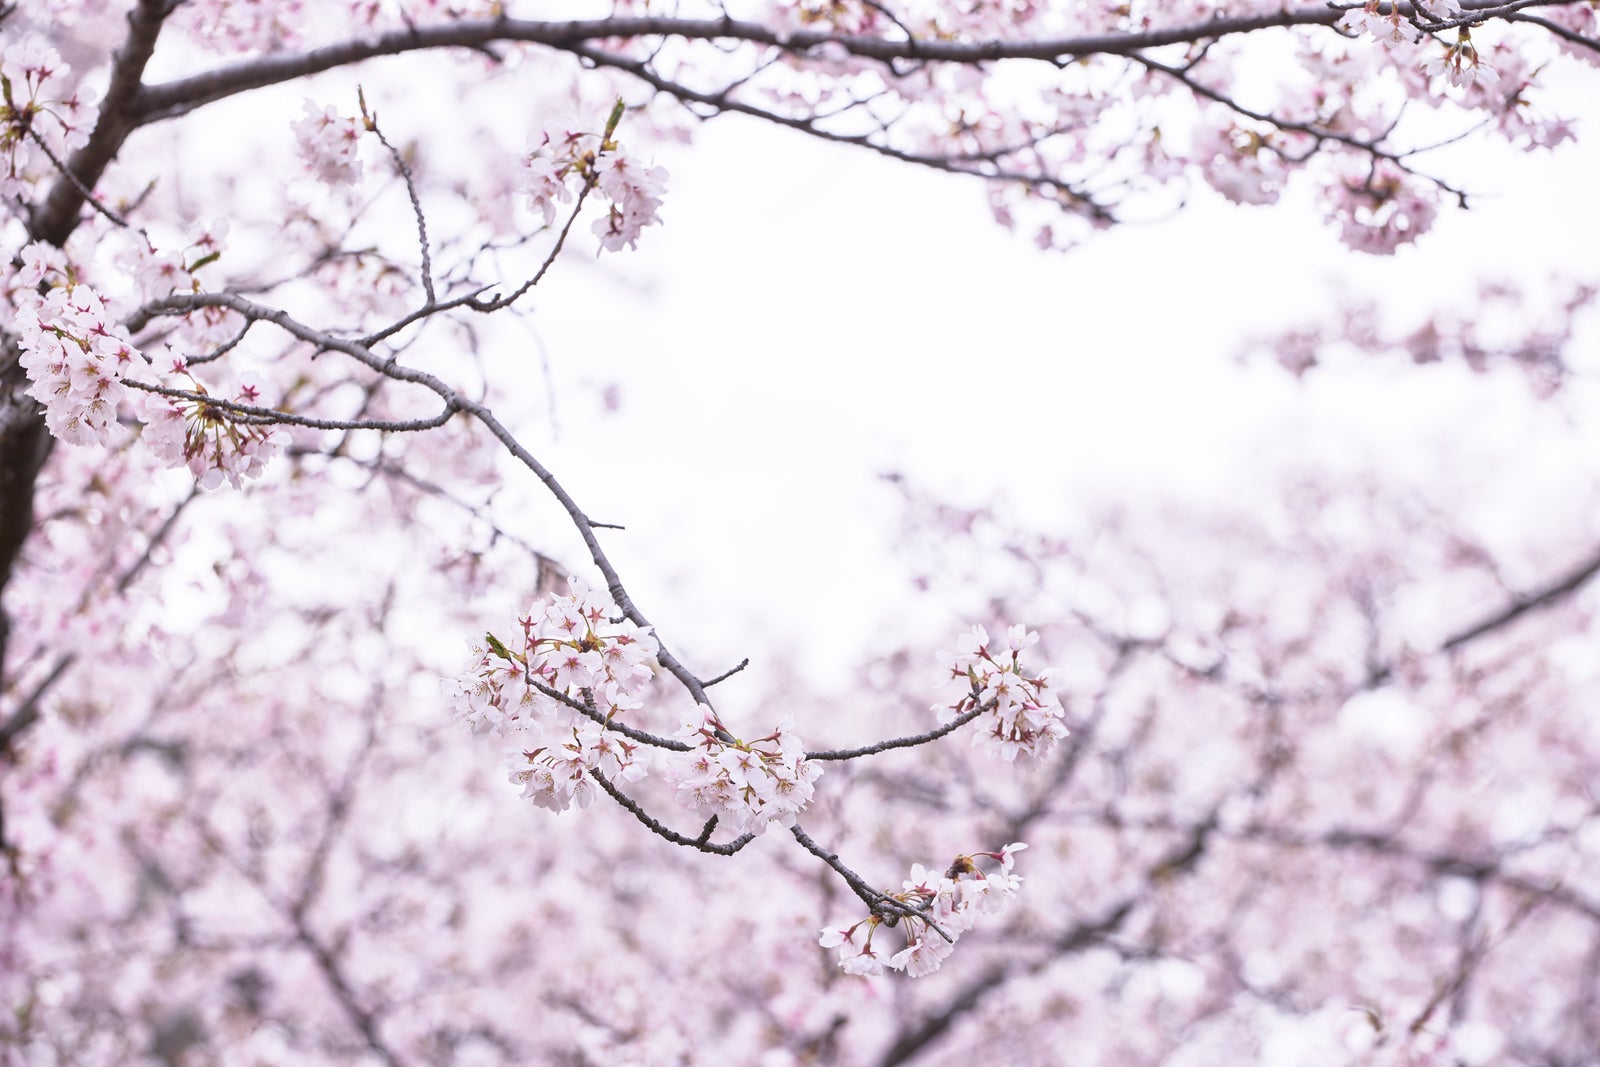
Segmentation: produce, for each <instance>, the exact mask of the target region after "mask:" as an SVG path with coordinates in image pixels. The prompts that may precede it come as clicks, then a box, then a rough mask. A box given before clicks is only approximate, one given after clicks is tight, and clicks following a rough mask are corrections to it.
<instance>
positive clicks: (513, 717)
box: [445, 578, 658, 811]
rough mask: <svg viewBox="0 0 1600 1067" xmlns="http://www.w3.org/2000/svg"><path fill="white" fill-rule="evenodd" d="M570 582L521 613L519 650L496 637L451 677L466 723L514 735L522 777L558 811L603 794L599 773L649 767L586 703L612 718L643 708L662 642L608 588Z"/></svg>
mask: <svg viewBox="0 0 1600 1067" xmlns="http://www.w3.org/2000/svg"><path fill="white" fill-rule="evenodd" d="M570 585H571V592H570V593H568V594H567V595H565V596H552V597H550V598H548V599H546V600H544V601H542V602H538V603H535V604H534V605H533V607H532V608H531V609H530V610H529V611H528V613H527V614H526V615H524V616H522V617H521V618H520V619H519V620H518V622H519V624H520V625H521V628H522V638H521V640H520V642H518V644H517V646H516V647H515V648H512V647H509V646H507V645H506V643H505V642H503V641H501V640H500V639H499V638H497V637H495V636H494V635H493V634H489V635H487V637H486V639H485V645H486V647H481V648H477V649H475V650H474V651H475V653H476V659H475V661H474V662H473V664H472V666H471V667H470V668H469V669H468V670H467V671H466V673H465V674H464V675H463V676H461V677H459V678H452V679H447V680H446V682H445V689H446V692H447V694H448V696H449V699H450V702H451V704H452V707H453V709H454V712H455V717H456V719H457V721H459V722H462V723H465V724H466V725H467V726H469V727H471V728H472V730H473V731H475V732H478V733H491V734H494V735H496V736H498V737H500V738H502V739H504V740H505V741H506V742H507V743H508V744H509V745H510V746H511V751H510V752H509V754H508V755H507V757H506V759H507V768H508V772H509V775H510V778H511V782H512V784H513V785H519V786H521V787H522V789H523V796H525V797H527V798H528V799H530V800H532V801H533V802H534V803H535V804H538V805H539V806H540V807H545V808H549V809H551V810H552V811H564V810H566V809H567V808H569V807H571V806H572V805H573V804H577V805H578V806H579V807H584V806H586V805H587V804H588V803H589V801H590V800H591V799H593V791H594V789H595V788H596V786H595V783H594V782H593V781H592V779H591V777H590V774H589V772H590V771H600V772H601V773H606V774H614V775H617V776H620V777H622V778H625V779H628V780H634V779H637V778H639V777H642V776H643V775H644V774H645V772H646V771H647V770H648V764H647V762H646V761H645V760H643V759H642V758H636V756H637V754H638V753H637V749H638V746H637V745H634V744H632V743H630V742H628V741H626V740H624V739H623V738H622V737H621V736H619V735H618V734H617V733H616V732H614V731H612V730H609V729H608V728H607V725H606V724H602V723H600V722H596V721H595V720H594V719H592V718H589V717H586V716H585V715H584V714H582V713H580V712H579V710H578V709H579V708H583V709H585V710H587V711H590V712H592V713H593V714H594V715H595V716H599V717H603V718H604V719H605V720H606V723H607V724H608V723H609V721H610V720H611V719H613V718H614V717H616V716H618V715H621V714H623V713H625V712H627V711H631V710H633V709H634V708H637V707H639V706H640V703H641V701H640V699H639V694H640V693H641V692H642V690H643V688H644V687H645V686H646V685H647V684H648V683H649V681H650V679H651V677H652V676H653V675H654V670H655V666H656V661H655V655H656V650H657V647H658V646H657V645H656V640H655V638H654V637H653V636H651V634H650V631H649V630H647V629H644V628H643V627H640V626H636V625H635V624H634V623H633V622H631V621H630V620H628V619H626V618H624V617H623V616H622V612H621V611H619V610H618V608H617V606H616V604H615V603H614V602H613V601H612V599H611V598H610V597H609V596H607V595H606V594H605V593H604V592H603V591H601V590H596V589H590V588H589V587H588V586H587V585H586V584H585V583H584V582H583V581H582V580H580V579H578V578H572V579H570Z"/></svg>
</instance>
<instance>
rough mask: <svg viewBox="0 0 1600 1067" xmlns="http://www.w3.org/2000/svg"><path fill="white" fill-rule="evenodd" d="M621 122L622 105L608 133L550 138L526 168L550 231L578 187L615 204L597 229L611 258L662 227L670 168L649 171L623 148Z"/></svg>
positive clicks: (532, 199)
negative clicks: (647, 232)
mask: <svg viewBox="0 0 1600 1067" xmlns="http://www.w3.org/2000/svg"><path fill="white" fill-rule="evenodd" d="M621 118H622V105H621V102H620V101H619V102H618V105H617V107H616V108H615V109H614V110H613V111H612V113H611V117H610V119H609V120H608V121H607V123H606V129H605V132H604V133H600V134H593V133H579V132H575V131H572V130H566V131H562V132H559V133H556V134H554V135H552V134H551V133H549V132H546V133H545V134H544V136H543V138H542V140H541V141H540V144H539V147H538V148H536V149H534V150H533V152H531V153H530V154H529V155H528V156H527V158H526V159H524V160H523V165H522V179H523V186H524V189H525V190H526V192H527V194H528V199H529V203H530V205H531V206H532V208H533V209H534V210H535V211H537V212H538V213H539V214H540V215H542V216H543V217H544V221H545V225H547V226H548V225H551V224H553V223H554V222H555V218H556V204H557V203H565V202H568V201H570V200H571V199H572V195H573V193H572V190H573V186H574V185H577V186H578V187H579V188H593V189H597V190H598V191H599V192H600V194H601V195H602V196H604V197H605V199H606V200H607V201H609V206H608V207H607V209H606V213H605V215H604V216H603V217H601V218H599V219H596V220H595V223H594V226H593V230H594V233H595V236H596V237H598V238H600V247H601V248H603V249H605V250H606V251H608V252H618V251H621V250H622V248H623V247H628V248H637V247H638V245H639V234H640V232H641V231H643V229H644V228H645V227H646V226H650V225H652V224H654V223H658V222H660V221H661V219H660V215H659V211H660V208H661V195H662V193H663V192H665V190H666V184H667V172H666V169H665V168H663V167H651V166H645V165H643V164H641V163H639V162H637V161H635V160H634V159H632V158H631V157H629V156H628V155H627V154H626V153H625V152H624V151H623V150H622V147H621V146H620V145H618V144H617V142H616V140H615V139H614V137H613V134H615V133H616V128H617V123H618V122H619V121H620V120H621Z"/></svg>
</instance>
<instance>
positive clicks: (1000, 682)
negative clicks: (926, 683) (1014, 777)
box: [933, 626, 1067, 763]
mask: <svg viewBox="0 0 1600 1067" xmlns="http://www.w3.org/2000/svg"><path fill="white" fill-rule="evenodd" d="M1038 640H1039V635H1038V634H1037V633H1034V632H1033V631H1030V630H1029V629H1028V628H1027V627H1025V626H1013V627H1011V628H1010V630H1009V631H1008V632H1007V634H1006V643H1005V647H1004V648H998V647H996V648H991V643H990V640H989V632H988V631H987V630H986V629H984V628H983V627H982V626H974V627H973V628H972V629H971V630H970V631H969V632H968V633H965V634H963V635H962V636H961V638H960V640H959V641H957V642H956V651H955V652H954V653H949V652H941V653H940V654H939V663H940V666H941V667H942V668H943V671H944V674H945V677H946V680H947V684H948V686H949V688H950V689H951V690H952V693H953V695H954V697H955V699H954V700H952V701H951V702H950V703H948V704H935V705H934V706H933V710H934V711H936V712H937V713H938V714H939V718H940V720H941V721H943V722H950V721H952V720H954V719H956V718H958V717H960V716H962V715H966V714H968V713H971V712H981V717H980V718H979V719H978V722H979V728H978V730H977V731H976V732H975V733H974V734H973V737H972V743H973V744H974V745H980V746H982V747H983V748H985V749H986V750H987V751H988V752H989V753H990V754H991V755H994V756H998V757H1000V758H1001V759H1004V760H1005V761H1006V762H1007V763H1010V762H1012V761H1014V760H1016V759H1017V758H1018V757H1021V758H1022V759H1023V760H1024V761H1025V762H1026V761H1030V760H1040V759H1043V758H1044V757H1045V756H1046V755H1048V754H1049V752H1050V750H1051V749H1052V748H1053V747H1054V745H1055V743H1056V742H1057V741H1059V740H1060V739H1061V738H1063V737H1066V736H1067V728H1066V726H1065V725H1064V724H1063V723H1062V721H1061V720H1062V708H1061V705H1060V703H1059V702H1058V701H1057V699H1056V696H1055V693H1054V689H1053V685H1052V680H1051V678H1052V672H1051V671H1050V670H1043V671H1040V672H1038V673H1037V674H1030V673H1028V672H1026V671H1024V670H1023V668H1022V665H1021V653H1022V652H1024V651H1025V650H1027V649H1029V648H1032V647H1033V646H1034V645H1035V644H1036V643H1037V642H1038Z"/></svg>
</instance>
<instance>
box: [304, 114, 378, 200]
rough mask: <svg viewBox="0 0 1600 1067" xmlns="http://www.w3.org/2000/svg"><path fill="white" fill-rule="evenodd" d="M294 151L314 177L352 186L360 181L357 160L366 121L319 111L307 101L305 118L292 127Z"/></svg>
mask: <svg viewBox="0 0 1600 1067" xmlns="http://www.w3.org/2000/svg"><path fill="white" fill-rule="evenodd" d="M291 125H292V128H293V130H294V137H295V151H296V152H298V153H299V154H300V160H301V162H303V163H304V164H305V165H306V169H307V170H309V171H310V172H311V174H312V176H313V177H315V178H316V179H317V180H318V181H321V182H326V183H327V184H329V185H350V184H353V183H355V182H357V181H360V180H361V160H360V159H358V158H356V153H357V150H358V149H359V148H360V147H361V135H362V134H363V133H365V132H366V123H365V121H364V120H363V119H359V118H354V117H352V116H348V115H340V114H339V113H338V112H337V111H335V110H334V109H333V108H331V107H324V108H320V109H319V108H318V107H317V105H316V104H314V103H313V102H311V101H310V100H307V101H306V102H305V114H304V115H303V116H301V117H300V118H298V119H296V120H295V121H294V122H293V123H292V124H291Z"/></svg>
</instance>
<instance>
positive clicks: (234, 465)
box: [140, 360, 289, 489]
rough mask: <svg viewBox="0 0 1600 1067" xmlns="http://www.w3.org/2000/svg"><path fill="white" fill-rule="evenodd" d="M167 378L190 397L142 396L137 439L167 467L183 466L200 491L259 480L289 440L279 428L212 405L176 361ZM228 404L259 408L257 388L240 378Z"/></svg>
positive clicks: (246, 378)
mask: <svg viewBox="0 0 1600 1067" xmlns="http://www.w3.org/2000/svg"><path fill="white" fill-rule="evenodd" d="M169 375H170V377H171V378H172V379H178V380H179V381H178V387H179V388H181V389H182V391H183V392H185V393H188V394H191V395H189V396H167V395H165V394H161V393H146V394H145V398H144V400H143V402H142V405H141V410H140V416H141V421H143V422H144V432H143V434H142V440H143V441H144V443H145V445H146V447H148V448H149V449H150V451H152V452H154V453H155V456H156V458H157V459H159V460H160V461H161V462H162V463H165V464H166V465H167V466H168V467H188V468H189V470H190V471H191V472H192V473H193V474H194V476H195V479H196V480H197V481H198V482H199V483H200V487H201V488H202V489H215V488H216V487H217V486H219V485H221V484H222V483H223V481H224V480H226V481H227V483H228V484H229V485H231V486H232V487H233V488H235V489H238V488H240V486H241V485H242V484H243V482H244V479H246V478H259V477H260V476H261V472H262V471H263V470H265V469H266V466H267V464H268V463H270V462H271V461H272V459H273V457H274V456H276V455H277V454H278V453H279V452H280V451H282V449H283V446H284V445H285V444H287V443H288V436H289V435H288V434H287V433H286V432H285V431H284V430H282V429H281V428H277V427H274V426H273V425H271V424H270V423H267V422H253V421H250V420H249V419H248V418H241V416H240V414H239V413H238V412H235V411H230V410H229V409H228V408H226V407H223V406H220V405H218V404H216V403H213V402H212V401H211V400H210V399H208V395H209V391H208V390H207V389H206V387H205V386H204V385H203V384H201V382H200V381H199V379H197V378H195V376H194V375H193V373H191V372H190V370H189V368H188V366H187V365H185V364H184V362H183V361H182V360H175V361H174V362H173V364H172V367H171V368H170V371H169ZM232 401H233V403H235V404H240V405H244V406H247V407H260V406H261V386H260V385H259V383H258V382H257V381H256V380H255V378H254V376H252V375H245V376H244V378H243V379H242V381H241V382H240V384H239V387H238V388H237V389H236V390H235V392H234V396H233V398H232Z"/></svg>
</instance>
